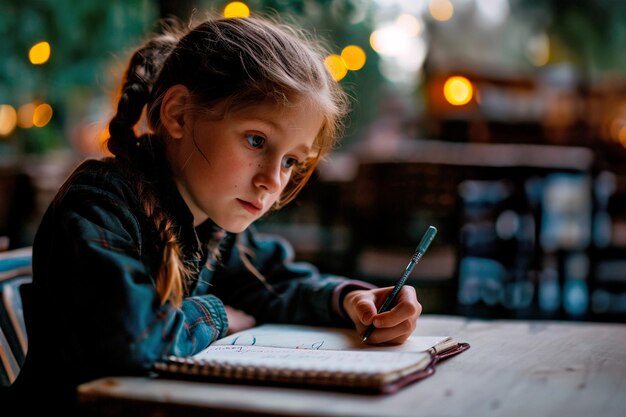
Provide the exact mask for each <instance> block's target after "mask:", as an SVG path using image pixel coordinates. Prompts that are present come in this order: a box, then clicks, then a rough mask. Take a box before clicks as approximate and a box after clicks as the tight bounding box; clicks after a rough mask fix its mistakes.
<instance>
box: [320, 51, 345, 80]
mask: <svg viewBox="0 0 626 417" xmlns="http://www.w3.org/2000/svg"><path fill="white" fill-rule="evenodd" d="M324 64H325V65H326V69H327V70H328V72H330V75H331V76H332V77H333V78H334V79H335V81H340V80H342V79H343V77H345V76H346V74H347V73H348V68H346V63H345V62H344V61H343V59H342V58H341V57H340V56H339V55H337V54H331V55H328V56H327V57H326V59H324Z"/></svg>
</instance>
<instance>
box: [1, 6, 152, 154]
mask: <svg viewBox="0 0 626 417" xmlns="http://www.w3.org/2000/svg"><path fill="white" fill-rule="evenodd" d="M2 9H3V11H2V13H0V37H1V39H2V42H0V54H1V55H2V56H3V57H4V58H3V59H2V60H0V103H6V104H11V105H13V106H14V107H16V108H18V107H19V106H21V105H22V104H25V103H27V102H30V101H33V100H40V101H45V102H48V103H51V104H52V105H53V108H54V110H55V116H54V117H53V121H52V122H51V124H50V126H49V127H50V128H51V129H48V130H55V129H57V132H56V134H57V135H60V134H61V133H60V131H59V130H60V129H62V127H63V124H64V123H63V120H59V119H58V117H59V116H60V115H63V114H66V113H67V109H68V108H69V107H71V104H72V103H69V98H70V97H71V95H72V90H73V89H75V88H84V87H86V86H88V87H89V88H92V89H93V90H94V93H96V94H97V93H101V92H102V91H97V90H98V89H103V88H104V86H103V85H102V84H103V82H102V76H103V73H105V71H106V66H107V65H110V62H111V60H112V58H113V56H115V55H116V54H119V53H124V55H126V54H125V52H126V51H125V49H126V48H128V47H129V46H131V45H132V44H133V43H136V42H137V41H138V40H139V38H141V37H142V36H144V34H145V33H146V32H148V31H149V30H150V29H151V28H152V25H153V22H154V21H155V19H156V16H157V13H156V10H155V7H154V6H153V5H152V4H151V3H150V2H146V1H142V0H128V1H122V0H111V1H108V2H91V1H75V0H36V1H35V0H31V1H20V0H4V1H3V5H2ZM40 41H47V42H49V43H50V45H51V56H50V60H49V61H48V62H46V63H45V64H43V65H32V64H30V62H29V61H28V51H29V49H30V48H31V46H33V45H34V44H36V43H38V42H40ZM125 59H126V57H125V56H124V60H125ZM15 134H16V135H21V136H24V137H26V138H29V139H28V140H29V141H31V139H30V138H31V137H35V139H32V141H36V138H37V137H41V136H46V139H45V140H40V141H39V142H36V143H37V144H36V145H33V146H30V145H29V146H28V148H29V149H32V150H34V151H37V152H44V151H45V150H46V148H47V146H49V145H50V144H52V143H58V142H59V141H55V140H52V139H50V138H49V136H51V135H52V136H53V135H54V133H51V132H46V133H45V134H44V133H42V132H36V133H33V132H29V133H25V132H20V129H18V130H16V132H15Z"/></svg>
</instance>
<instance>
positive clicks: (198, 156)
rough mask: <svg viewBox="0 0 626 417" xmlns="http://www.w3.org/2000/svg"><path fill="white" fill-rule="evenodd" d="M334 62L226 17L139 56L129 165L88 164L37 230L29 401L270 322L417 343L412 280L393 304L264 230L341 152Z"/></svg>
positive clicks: (52, 400)
mask: <svg viewBox="0 0 626 417" xmlns="http://www.w3.org/2000/svg"><path fill="white" fill-rule="evenodd" d="M323 57H324V54H323V51H322V50H321V49H319V47H318V46H317V45H316V44H315V43H313V41H311V40H307V39H306V38H304V37H302V36H301V35H300V34H299V33H298V32H296V31H295V30H293V29H290V28H288V27H286V26H283V25H281V24H278V23H274V22H271V21H269V20H266V19H261V18H245V19H216V20H209V21H206V22H204V23H202V24H200V25H198V26H196V27H195V28H193V29H192V30H189V31H188V33H168V34H165V35H160V36H157V37H155V38H154V39H152V40H150V41H149V42H147V44H145V45H144V46H143V47H141V48H140V49H139V50H137V51H136V52H135V53H134V55H133V56H132V58H131V60H130V63H129V65H128V68H127V71H126V74H125V79H124V82H123V84H122V89H121V96H120V98H119V103H118V107H117V113H116V114H115V116H114V117H113V119H112V120H111V122H110V124H109V133H110V139H109V141H108V148H109V150H110V151H111V153H112V154H113V155H114V157H113V158H104V159H102V160H89V161H86V162H84V163H83V164H82V165H81V166H79V167H78V168H77V169H76V171H75V172H74V173H73V174H72V175H71V176H70V178H69V179H68V180H67V182H66V183H65V184H64V185H63V186H62V188H61V189H60V191H59V193H58V195H57V196H56V198H55V199H54V201H53V202H52V204H51V206H50V208H49V209H48V211H47V213H46V215H45V217H44V219H43V221H42V224H41V226H40V228H39V231H38V233H37V236H36V239H35V243H34V247H33V263H34V276H33V285H32V288H31V290H30V293H29V294H27V297H26V300H25V303H26V304H25V306H24V307H25V317H26V320H27V326H28V337H29V348H28V356H27V359H26V363H25V365H24V367H23V368H22V372H21V374H20V375H19V378H18V380H17V382H16V383H15V384H14V388H15V390H16V391H17V393H18V394H20V393H21V394H22V395H28V396H33V395H39V396H41V395H43V396H44V397H45V398H46V400H48V401H49V402H48V403H47V404H48V405H52V406H67V405H71V404H72V402H73V401H75V390H76V386H77V385H78V384H80V383H82V382H85V381H88V380H90V379H94V378H98V377H102V376H106V375H120V374H138V373H145V372H147V371H148V370H150V369H151V367H152V366H153V364H154V362H155V361H156V360H157V359H159V358H160V357H162V356H163V355H170V354H175V355H192V354H194V353H197V352H198V351H200V350H202V349H204V348H205V347H206V346H207V345H209V344H210V343H211V342H213V341H214V340H216V339H218V338H220V337H223V336H224V335H226V334H227V333H228V332H232V331H237V330H241V329H244V328H247V327H250V326H252V325H254V324H256V323H263V322H290V323H308V324H318V325H336V326H352V327H354V328H355V331H357V332H359V333H362V332H363V331H364V329H365V328H366V327H367V326H368V325H369V324H370V323H372V322H373V323H374V325H375V326H376V327H377V330H376V331H375V332H374V333H373V334H372V336H371V337H370V338H369V339H368V342H369V343H375V344H377V343H386V342H389V343H401V342H403V341H404V340H406V338H407V337H408V336H409V335H410V334H411V332H412V331H413V330H414V328H415V323H416V320H417V318H418V316H419V314H420V312H421V307H420V305H419V303H418V302H417V299H416V296H415V291H414V290H413V288H412V287H410V286H406V287H405V288H404V289H403V290H402V292H401V293H400V295H399V297H398V299H397V303H396V305H395V307H394V308H393V309H392V310H391V311H389V312H386V313H383V314H377V312H376V308H377V306H379V305H381V304H382V302H383V301H384V299H385V297H386V296H387V295H388V294H389V292H390V290H391V288H382V289H377V288H373V287H372V286H371V285H369V284H366V283H364V282H360V281H353V280H348V279H345V278H341V277H336V276H327V275H321V274H320V273H318V272H317V270H316V269H315V268H314V267H313V266H311V265H308V264H302V263H293V262H292V249H291V248H290V247H289V246H288V245H287V244H286V243H285V242H283V241H282V240H280V239H278V238H276V237H267V236H261V235H259V234H257V233H255V231H254V229H253V227H252V226H251V224H252V223H253V222H254V221H255V220H257V219H258V218H260V217H262V216H263V215H264V214H266V213H267V212H269V211H271V210H274V209H277V208H280V207H281V206H283V205H285V204H286V203H287V202H289V201H290V200H292V199H293V198H294V197H295V196H296V194H297V193H298V191H300V189H301V188H302V187H303V186H304V184H305V183H306V181H307V179H308V178H309V177H310V176H311V173H312V172H313V170H314V169H315V168H316V166H317V164H318V162H319V161H320V159H321V158H322V157H323V156H324V155H325V154H326V153H327V152H328V151H329V150H330V149H331V148H332V146H333V144H334V137H335V135H336V134H337V131H338V128H339V126H340V122H341V118H342V117H343V116H344V114H345V112H346V98H345V95H344V92H343V91H342V89H341V87H340V86H339V85H338V84H337V83H336V82H334V81H333V80H332V78H331V77H330V76H329V74H328V73H327V71H326V69H325V67H324V64H323ZM144 109H145V110H146V112H145V115H146V117H147V126H148V130H149V133H146V134H143V135H140V136H137V135H136V133H135V132H136V130H137V125H138V124H139V123H140V122H142V120H141V119H142V115H143V114H144ZM35 393H36V394H35Z"/></svg>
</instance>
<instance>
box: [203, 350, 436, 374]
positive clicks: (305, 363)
mask: <svg viewBox="0 0 626 417" xmlns="http://www.w3.org/2000/svg"><path fill="white" fill-rule="evenodd" d="M194 359H196V360H199V361H206V362H211V361H216V362H219V363H220V365H224V364H229V365H231V366H241V367H246V366H252V367H255V368H263V367H267V368H272V369H288V370H298V371H309V370H312V371H320V370H322V371H324V370H329V371H333V372H359V373H367V374H370V373H372V374H373V373H380V372H383V373H388V372H394V371H398V370H402V369H405V368H409V369H413V368H416V367H417V368H419V369H421V368H422V367H423V366H425V365H427V364H428V362H430V355H428V354H427V353H412V352H368V351H360V352H358V354H355V352H353V351H347V350H343V351H337V350H332V351H330V350H311V349H285V348H275V347H263V346H233V345H218V346H216V345H212V346H209V347H208V348H207V349H205V350H203V351H202V352H200V353H198V354H197V355H195V356H194Z"/></svg>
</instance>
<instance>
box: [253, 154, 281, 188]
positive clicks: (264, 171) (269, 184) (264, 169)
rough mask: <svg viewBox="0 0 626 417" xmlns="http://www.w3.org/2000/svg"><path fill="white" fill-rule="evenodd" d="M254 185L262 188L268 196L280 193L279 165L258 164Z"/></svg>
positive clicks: (277, 163) (278, 163)
mask: <svg viewBox="0 0 626 417" xmlns="http://www.w3.org/2000/svg"><path fill="white" fill-rule="evenodd" d="M253 181H254V185H255V186H256V187H259V188H263V189H264V190H266V191H267V192H269V193H270V194H273V193H275V192H278V191H280V188H281V164H280V161H279V162H276V163H274V162H272V163H267V164H259V166H258V171H257V173H256V175H255V176H254V179H253Z"/></svg>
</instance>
